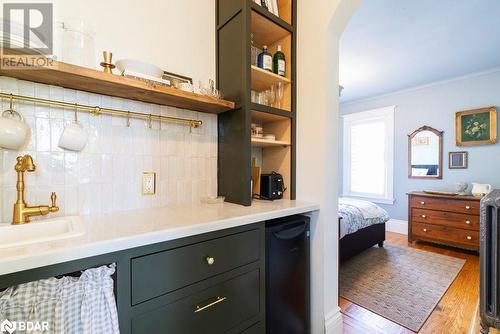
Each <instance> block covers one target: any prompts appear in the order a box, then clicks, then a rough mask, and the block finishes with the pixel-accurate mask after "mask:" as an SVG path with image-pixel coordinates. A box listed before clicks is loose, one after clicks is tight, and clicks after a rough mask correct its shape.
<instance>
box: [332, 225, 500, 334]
mask: <svg viewBox="0 0 500 334" xmlns="http://www.w3.org/2000/svg"><path fill="white" fill-rule="evenodd" d="M386 242H387V243H389V244H396V245H402V246H409V247H412V248H417V249H422V250H425V251H430V252H435V253H439V254H444V255H448V256H453V257H457V258H461V259H465V260H466V262H465V265H464V267H463V269H462V271H461V272H460V273H459V274H458V276H457V278H456V279H455V281H454V282H453V284H452V285H451V286H450V288H449V289H448V291H447V292H446V294H445V295H444V296H443V298H442V299H441V301H440V302H439V304H438V305H437V306H436V308H435V309H434V311H433V312H432V314H431V315H430V317H429V318H428V319H427V321H426V322H425V324H424V325H423V326H422V328H421V330H420V331H419V333H436V334H438V333H443V334H469V333H473V334H476V333H479V331H478V330H477V325H475V324H474V321H475V319H476V313H477V306H478V300H479V256H478V255H477V253H474V252H468V251H460V250H457V249H453V248H447V247H439V246H433V245H431V244H427V243H416V244H412V245H409V244H408V242H407V236H406V235H402V234H397V233H391V232H387V234H386ZM340 308H341V309H342V312H343V314H344V333H345V334H365V333H366V334H372V333H373V334H411V333H414V332H413V331H411V330H409V329H406V328H404V327H402V326H400V325H398V324H396V323H394V322H392V321H390V320H388V319H385V318H383V317H381V316H379V315H377V314H375V313H373V312H370V311H368V310H367V309H364V308H362V307H360V306H358V305H356V304H353V303H351V302H350V301H348V300H346V299H344V298H340ZM474 326H476V327H474ZM491 333H492V334H494V333H498V332H494V331H491Z"/></svg>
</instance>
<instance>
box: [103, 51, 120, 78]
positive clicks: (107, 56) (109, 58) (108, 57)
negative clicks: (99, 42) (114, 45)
mask: <svg viewBox="0 0 500 334" xmlns="http://www.w3.org/2000/svg"><path fill="white" fill-rule="evenodd" d="M102 55H103V57H104V61H103V62H102V63H101V66H102V67H104V69H103V72H104V73H109V74H113V69H114V68H115V67H116V66H115V65H114V64H113V53H112V52H109V51H103V52H102Z"/></svg>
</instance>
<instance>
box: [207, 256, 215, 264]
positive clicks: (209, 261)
mask: <svg viewBox="0 0 500 334" xmlns="http://www.w3.org/2000/svg"><path fill="white" fill-rule="evenodd" d="M205 261H207V264H208V265H209V266H211V265H212V264H214V263H215V258H213V257H211V256H207V257H206V258H205Z"/></svg>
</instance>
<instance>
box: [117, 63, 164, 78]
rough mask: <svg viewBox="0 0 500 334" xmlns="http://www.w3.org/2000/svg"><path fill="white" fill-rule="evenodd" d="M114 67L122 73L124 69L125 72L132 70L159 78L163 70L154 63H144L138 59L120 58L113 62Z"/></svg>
mask: <svg viewBox="0 0 500 334" xmlns="http://www.w3.org/2000/svg"><path fill="white" fill-rule="evenodd" d="M115 65H116V67H117V68H118V70H119V71H120V73H123V72H125V71H127V72H133V73H139V74H144V75H148V76H152V77H155V78H161V77H162V75H163V71H162V69H161V68H159V67H158V66H156V65H153V64H149V63H145V62H143V61H140V60H135V59H120V60H118V61H117V62H116V63H115Z"/></svg>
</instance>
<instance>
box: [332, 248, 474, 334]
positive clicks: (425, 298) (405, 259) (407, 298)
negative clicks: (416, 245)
mask: <svg viewBox="0 0 500 334" xmlns="http://www.w3.org/2000/svg"><path fill="white" fill-rule="evenodd" d="M464 264H465V260H462V259H457V258H453V257H450V256H445V255H441V254H435V253H431V252H426V251H421V250H417V249H413V248H409V247H400V246H394V245H387V244H386V245H385V246H384V248H379V247H373V248H370V249H368V250H367V251H365V252H363V253H361V254H360V255H357V256H355V257H353V258H352V259H350V260H348V261H347V262H345V263H343V264H342V265H341V267H340V295H341V296H342V297H344V298H345V299H347V300H349V301H351V302H353V303H355V304H358V305H359V306H362V307H364V308H366V309H368V310H370V311H372V312H374V313H377V314H379V315H381V316H383V317H384V318H387V319H389V320H391V321H393V322H396V323H398V324H400V325H401V326H404V327H406V328H408V329H410V330H412V331H414V332H417V331H418V330H419V329H420V328H421V327H422V325H423V324H424V323H425V321H426V319H427V318H428V317H429V315H430V314H431V313H432V311H433V310H434V308H435V307H436V305H437V304H438V302H439V300H440V299H441V298H442V297H443V295H444V294H445V293H446V290H448V287H449V286H450V285H451V283H453V281H454V280H455V278H456V276H457V275H458V273H459V272H460V270H461V269H462V267H463V265H464Z"/></svg>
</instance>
